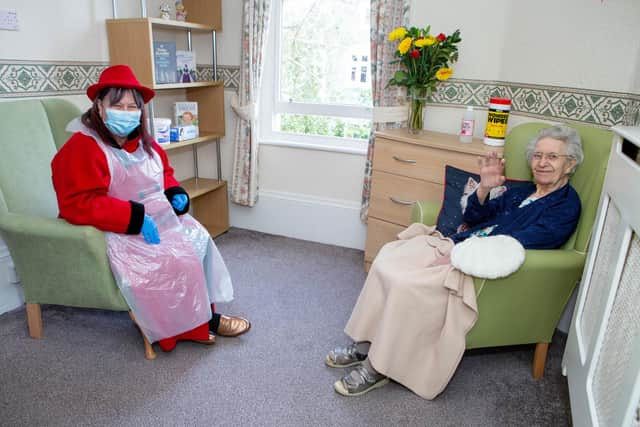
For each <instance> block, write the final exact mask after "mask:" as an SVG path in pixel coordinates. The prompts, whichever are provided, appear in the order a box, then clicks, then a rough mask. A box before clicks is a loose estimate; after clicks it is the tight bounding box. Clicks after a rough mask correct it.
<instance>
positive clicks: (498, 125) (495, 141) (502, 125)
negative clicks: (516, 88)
mask: <svg viewBox="0 0 640 427" xmlns="http://www.w3.org/2000/svg"><path fill="white" fill-rule="evenodd" d="M510 110H511V100H510V99H503V98H491V99H489V114H488V115H487V128H486V130H485V132H484V143H485V144H487V145H493V146H502V145H504V137H505V136H506V134H507V121H508V120H509V111H510Z"/></svg>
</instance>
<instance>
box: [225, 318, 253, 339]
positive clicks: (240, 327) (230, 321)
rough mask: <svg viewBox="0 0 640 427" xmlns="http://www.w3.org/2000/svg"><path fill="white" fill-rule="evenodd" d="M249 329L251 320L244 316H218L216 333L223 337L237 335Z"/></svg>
mask: <svg viewBox="0 0 640 427" xmlns="http://www.w3.org/2000/svg"><path fill="white" fill-rule="evenodd" d="M249 329H251V322H249V321H248V320H247V319H245V318H244V317H237V316H225V315H224V314H223V315H221V316H220V324H219V325H218V330H217V334H218V335H220V336H223V337H237V336H238V335H242V334H244V333H245V332H247V331H248V330H249Z"/></svg>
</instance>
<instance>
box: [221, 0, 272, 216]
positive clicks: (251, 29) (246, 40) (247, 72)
mask: <svg viewBox="0 0 640 427" xmlns="http://www.w3.org/2000/svg"><path fill="white" fill-rule="evenodd" d="M270 9H271V0H243V15H242V61H241V64H240V89H239V90H238V96H237V97H234V99H232V101H231V108H232V109H233V111H234V112H235V113H236V114H237V115H238V121H237V123H236V132H235V151H234V157H233V171H232V174H233V176H232V181H231V201H232V202H234V203H238V204H240V205H244V206H254V205H255V204H256V201H257V200H258V126H257V123H256V119H257V106H258V93H259V89H260V84H261V79H262V69H263V62H264V61H263V59H264V58H263V55H264V45H265V44H266V40H267V35H268V29H269V21H270V16H271V13H270Z"/></svg>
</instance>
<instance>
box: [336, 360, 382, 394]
mask: <svg viewBox="0 0 640 427" xmlns="http://www.w3.org/2000/svg"><path fill="white" fill-rule="evenodd" d="M388 382H389V378H387V377H385V376H384V375H382V374H380V373H378V372H375V371H373V372H372V371H370V370H368V369H367V368H366V367H364V366H362V365H361V366H358V367H356V368H355V369H354V370H353V371H351V372H350V373H349V374H347V375H345V376H344V377H342V379H340V380H338V381H336V382H335V384H333V388H334V390H335V391H336V392H337V393H339V394H341V395H343V396H362V395H363V394H365V393H367V392H369V391H371V390H373V389H375V388H378V387H382V386H383V385H385V384H387V383H388Z"/></svg>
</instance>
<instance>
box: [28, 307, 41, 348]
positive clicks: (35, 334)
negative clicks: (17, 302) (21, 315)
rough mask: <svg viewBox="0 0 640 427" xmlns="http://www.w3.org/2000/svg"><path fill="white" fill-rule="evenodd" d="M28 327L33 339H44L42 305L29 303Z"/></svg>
mask: <svg viewBox="0 0 640 427" xmlns="http://www.w3.org/2000/svg"><path fill="white" fill-rule="evenodd" d="M27 327H28V328H29V336H30V337H31V338H35V339H37V340H39V339H42V311H41V310H40V304H33V303H27Z"/></svg>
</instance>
